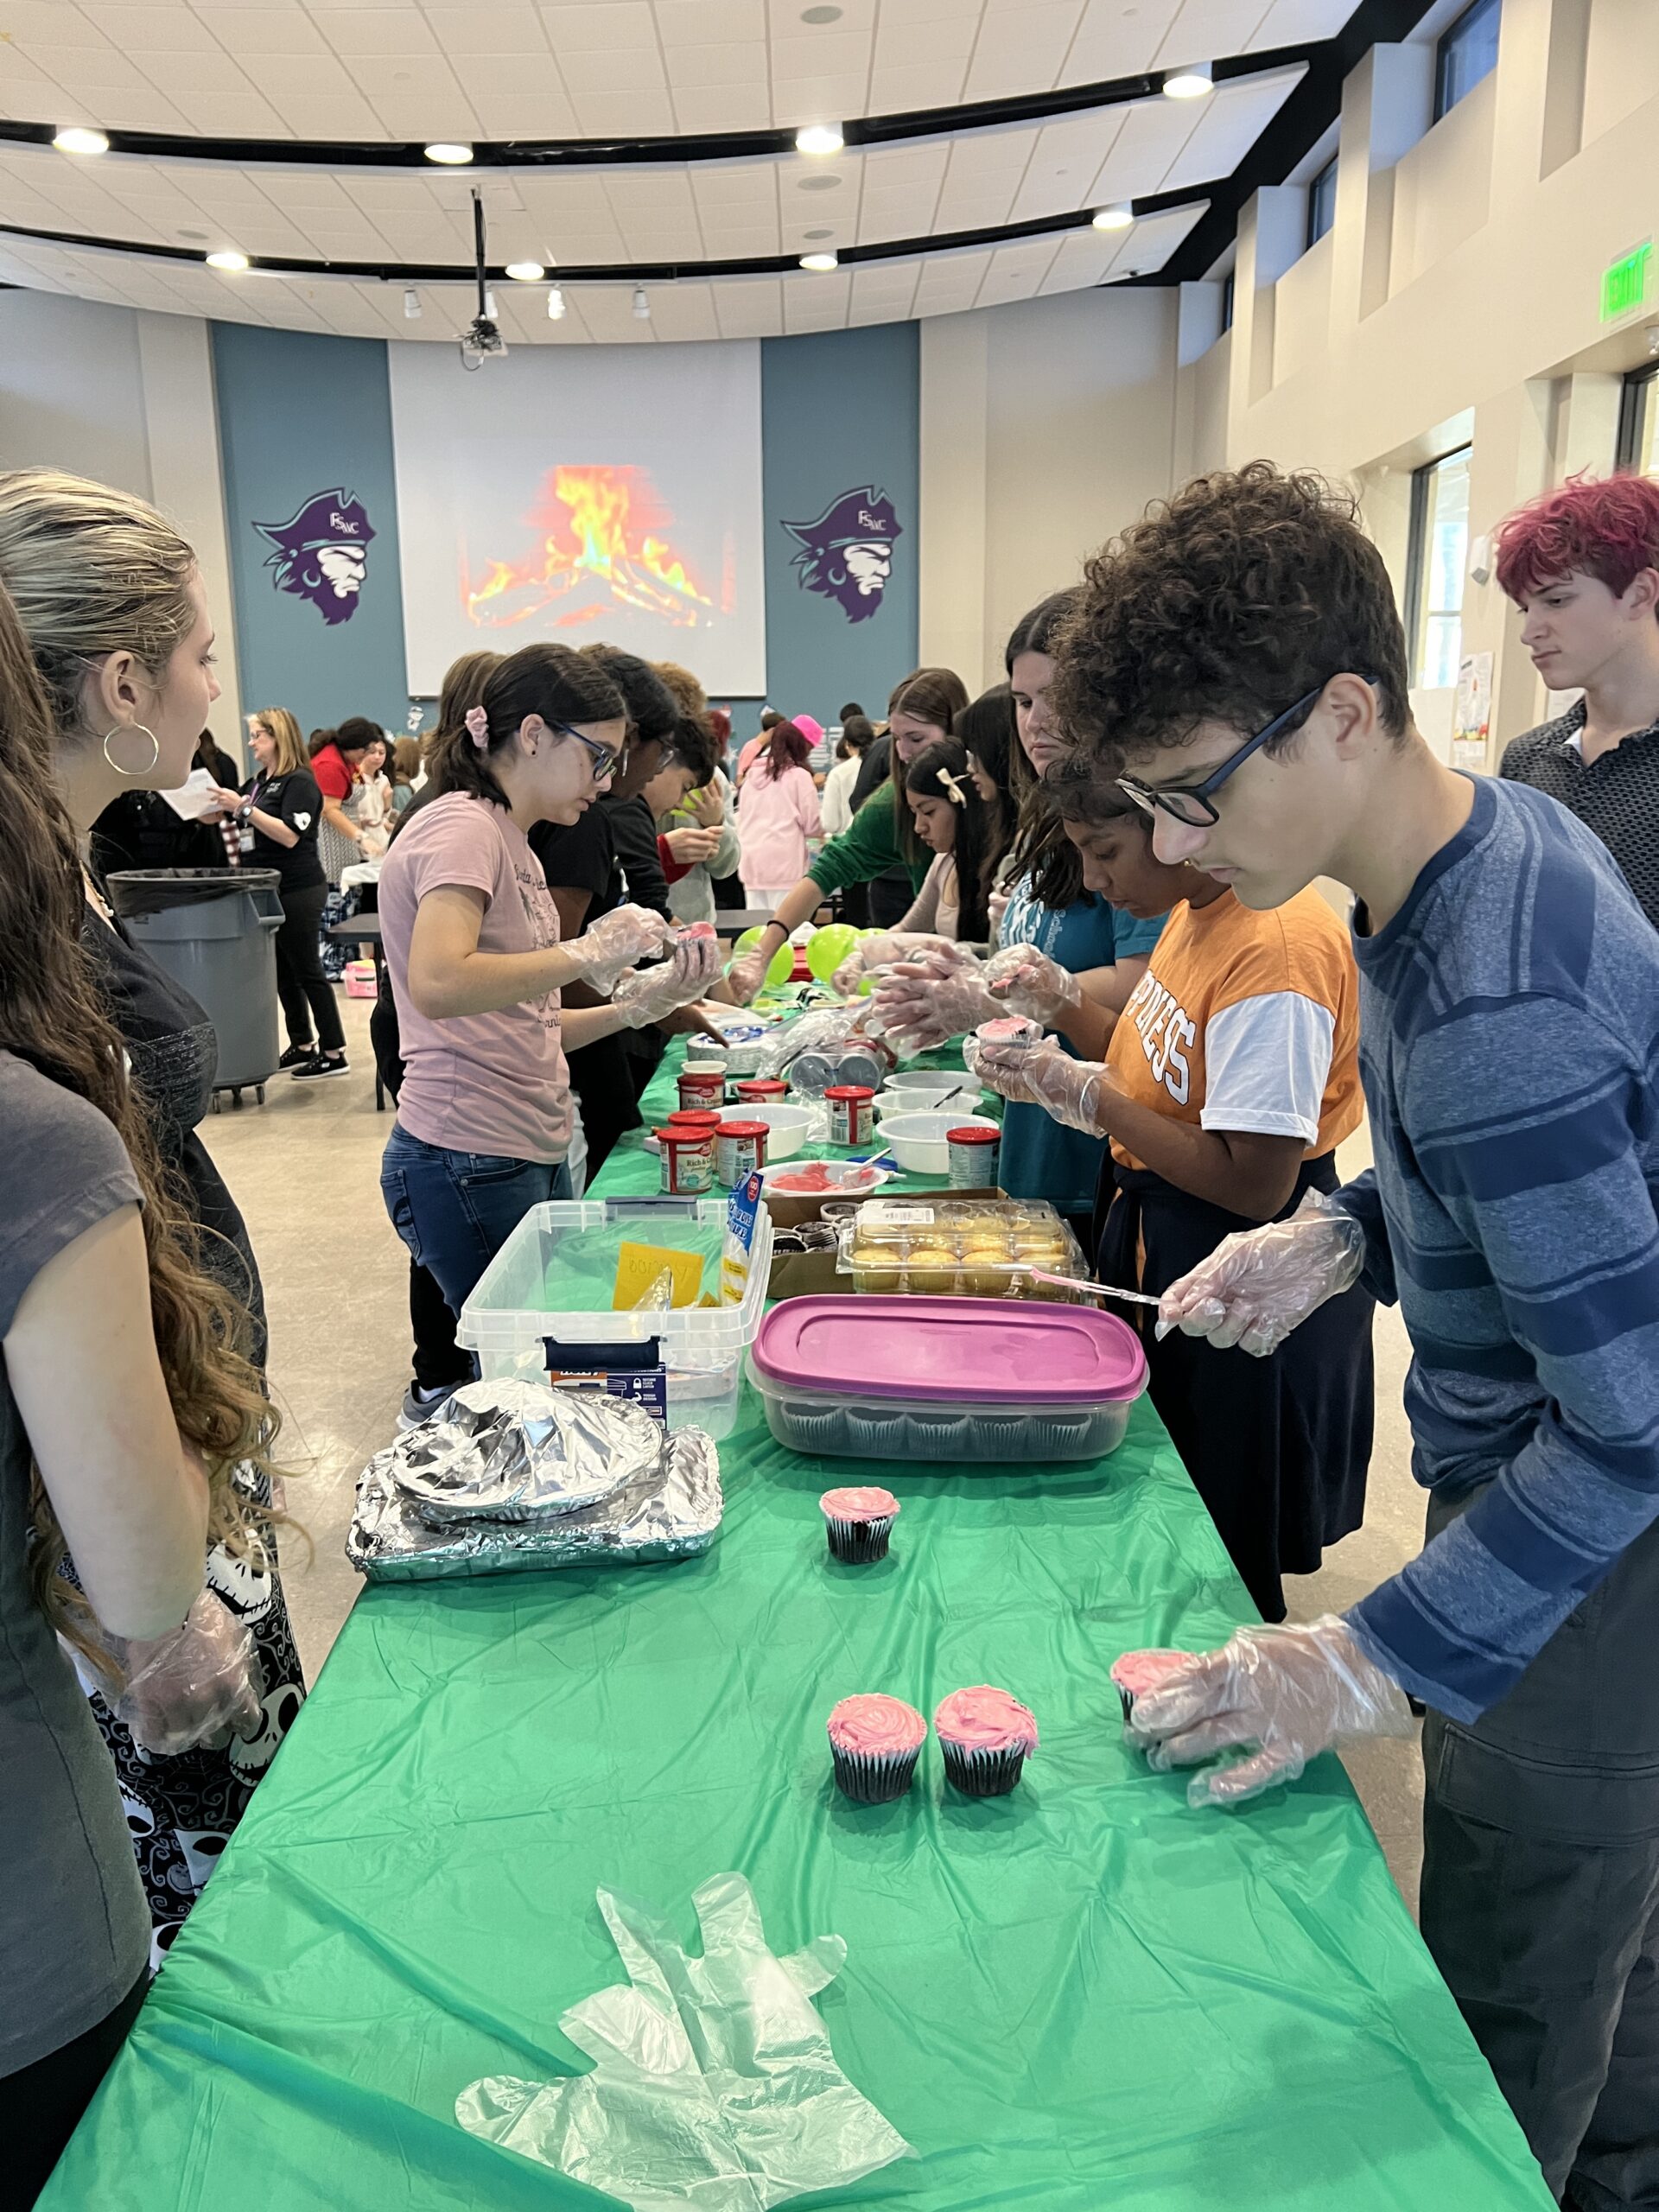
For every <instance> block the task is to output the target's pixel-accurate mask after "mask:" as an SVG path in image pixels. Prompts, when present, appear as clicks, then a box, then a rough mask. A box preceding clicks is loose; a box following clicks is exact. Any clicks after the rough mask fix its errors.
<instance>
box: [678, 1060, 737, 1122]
mask: <svg viewBox="0 0 1659 2212" xmlns="http://www.w3.org/2000/svg"><path fill="white" fill-rule="evenodd" d="M725 1098H726V1078H725V1077H724V1076H723V1075H721V1072H720V1071H719V1070H718V1069H717V1068H715V1069H710V1070H709V1071H704V1070H702V1069H701V1068H697V1069H694V1070H693V1071H691V1073H690V1074H689V1075H688V1074H682V1075H681V1077H680V1104H681V1107H682V1108H683V1109H685V1110H686V1111H688V1112H692V1111H695V1110H696V1109H697V1108H698V1107H702V1108H703V1109H709V1108H712V1109H714V1110H715V1112H716V1113H718V1112H719V1110H720V1109H721V1106H722V1105H723V1104H724V1103H725Z"/></svg>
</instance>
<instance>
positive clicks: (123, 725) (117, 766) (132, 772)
mask: <svg viewBox="0 0 1659 2212" xmlns="http://www.w3.org/2000/svg"><path fill="white" fill-rule="evenodd" d="M130 729H136V730H137V731H138V732H139V733H140V734H142V735H143V736H145V737H147V738H148V739H149V760H146V761H145V763H144V765H143V767H142V768H124V767H123V766H121V763H120V762H119V761H118V760H117V759H116V757H115V755H114V753H111V750H110V739H111V737H120V736H122V735H124V734H125V732H126V731H128V730H130ZM161 757H162V747H161V741H160V740H159V739H158V738H157V737H156V733H155V731H154V730H153V729H145V728H144V726H143V722H118V723H117V724H116V726H115V728H113V729H112V730H111V731H110V732H109V734H108V736H106V737H105V740H104V758H105V760H107V761H108V762H109V764H110V766H111V768H113V769H114V771H115V772H116V774H117V775H118V776H147V775H149V772H150V770H151V769H152V768H153V767H154V766H156V762H157V761H158V760H160V759H161Z"/></svg>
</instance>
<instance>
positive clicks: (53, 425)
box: [0, 291, 244, 760]
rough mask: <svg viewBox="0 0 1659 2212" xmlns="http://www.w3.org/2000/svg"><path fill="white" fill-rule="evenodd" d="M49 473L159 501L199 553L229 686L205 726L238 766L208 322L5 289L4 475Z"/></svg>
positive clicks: (0, 349) (0, 352)
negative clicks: (61, 471)
mask: <svg viewBox="0 0 1659 2212" xmlns="http://www.w3.org/2000/svg"><path fill="white" fill-rule="evenodd" d="M41 466H50V467H57V468H67V469H69V470H71V471H73V473H74V474H77V475H80V476H91V477H94V478H96V479H97V480H98V481H99V482H100V483H104V484H112V485H114V486H117V488H118V489H119V490H121V491H124V492H136V493H137V494H138V496H139V497H140V498H141V499H150V500H153V501H154V503H155V504H156V505H157V506H158V507H160V508H161V510H162V512H163V513H164V514H166V515H167V516H168V517H169V518H170V519H171V520H172V521H173V522H175V524H177V525H178V527H179V529H180V530H181V531H182V532H183V533H184V535H185V536H186V537H188V539H189V540H190V542H191V543H192V544H193V545H194V547H195V549H196V556H197V558H198V560H199V561H200V563H201V573H202V581H203V582H204V583H205V585H206V586H207V603H208V605H209V607H211V608H212V609H213V620H214V623H215V625H216V627H217V629H218V632H219V647H218V653H219V669H218V674H219V682H220V683H222V684H223V685H224V687H225V689H224V694H223V696H222V697H221V698H220V699H219V702H218V704H217V705H216V706H215V707H214V709H213V712H212V714H211V715H210V716H209V718H208V719H209V721H210V722H211V725H212V728H213V734H214V736H215V737H216V738H217V739H218V741H219V743H220V744H221V745H222V746H224V747H225V748H226V751H227V752H229V753H232V755H234V757H235V758H237V759H238V760H240V759H242V758H243V756H244V746H243V733H242V726H241V715H240V707H239V702H238V696H237V683H236V653H235V651H234V647H233V645H232V637H231V619H232V613H231V607H232V602H231V563H230V550H229V546H228V543H227V542H226V535H225V495H224V484H223V481H222V480H221V477H220V474H219V429H218V416H217V413H216V410H215V406H214V400H213V363H212V359H211V357H210V354H209V351H208V340H207V324H206V323H205V322H203V321H200V318H199V317H196V316H194V315H150V314H144V313H139V312H137V311H136V310H134V309H133V308H117V307H108V306H105V304H103V303H102V302H99V301H92V300H71V299H65V298H62V297H60V296H58V295H57V294H55V293H51V292H23V291H17V292H0V468H24V467H41Z"/></svg>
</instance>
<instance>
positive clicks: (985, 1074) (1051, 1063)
mask: <svg viewBox="0 0 1659 2212" xmlns="http://www.w3.org/2000/svg"><path fill="white" fill-rule="evenodd" d="M962 1060H963V1066H964V1067H965V1068H966V1069H967V1070H968V1071H969V1074H970V1075H976V1076H977V1077H979V1080H980V1081H981V1082H982V1084H985V1086H986V1088H987V1089H988V1090H995V1091H996V1092H998V1093H999V1094H1000V1096H1002V1097H1004V1098H1006V1099H1007V1100H1009V1101H1010V1102H1011V1103H1013V1104H1015V1105H1023V1106H1040V1107H1041V1108H1042V1109H1043V1111H1044V1113H1045V1114H1046V1115H1047V1116H1049V1118H1050V1120H1051V1121H1055V1122H1059V1123H1060V1124H1061V1126H1062V1127H1063V1128H1068V1129H1081V1130H1083V1132H1084V1135H1088V1136H1091V1137H1097V1136H1098V1135H1100V1134H1101V1130H1102V1128H1103V1122H1102V1119H1101V1116H1102V1112H1103V1108H1104V1105H1105V1101H1106V1095H1107V1091H1108V1090H1109V1087H1110V1084H1111V1077H1110V1075H1109V1073H1108V1071H1107V1070H1106V1068H1105V1067H1104V1066H1103V1065H1102V1064H1101V1062H1100V1061H1098V1060H1074V1059H1073V1058H1072V1057H1071V1053H1070V1052H1062V1051H1061V1049H1060V1047H1059V1046H1058V1045H1056V1044H1052V1043H1051V1042H1049V1041H1048V1040H1047V1039H1045V1040H1044V1041H1043V1042H1042V1043H1041V1044H1039V1045H982V1044H981V1043H980V1041H979V1039H978V1038H977V1037H969V1038H968V1039H965V1041H964V1042H963V1047H962Z"/></svg>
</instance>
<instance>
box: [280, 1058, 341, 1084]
mask: <svg viewBox="0 0 1659 2212" xmlns="http://www.w3.org/2000/svg"><path fill="white" fill-rule="evenodd" d="M351 1071H352V1069H351V1063H350V1062H349V1061H348V1060H347V1059H346V1056H345V1054H344V1053H343V1052H342V1053H341V1054H340V1058H338V1059H332V1060H331V1059H329V1058H327V1056H326V1055H325V1054H324V1053H321V1052H315V1053H313V1055H312V1057H311V1058H309V1059H308V1060H306V1061H305V1062H303V1063H302V1065H300V1066H299V1067H296V1069H294V1070H293V1071H292V1072H293V1077H294V1080H295V1082H296V1083H315V1082H318V1081H320V1080H321V1077H324V1076H326V1075H349V1074H350V1073H351Z"/></svg>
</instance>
